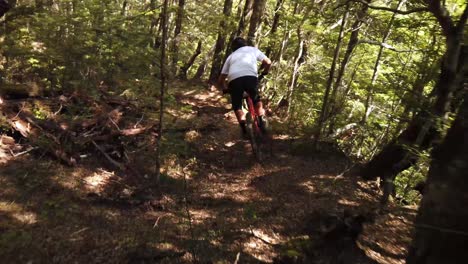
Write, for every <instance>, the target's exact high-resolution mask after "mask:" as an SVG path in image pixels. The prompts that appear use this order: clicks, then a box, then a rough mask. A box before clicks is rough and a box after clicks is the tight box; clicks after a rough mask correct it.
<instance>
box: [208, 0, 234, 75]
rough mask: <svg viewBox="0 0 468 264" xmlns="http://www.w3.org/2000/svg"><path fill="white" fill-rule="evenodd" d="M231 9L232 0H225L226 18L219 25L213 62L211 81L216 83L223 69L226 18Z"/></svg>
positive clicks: (224, 12) (224, 13)
mask: <svg viewBox="0 0 468 264" xmlns="http://www.w3.org/2000/svg"><path fill="white" fill-rule="evenodd" d="M231 9H232V0H224V8H223V15H224V17H225V19H223V20H222V21H221V23H220V25H219V31H218V38H217V40H216V45H215V49H214V54H213V62H212V64H211V71H210V77H209V82H210V83H212V84H213V83H215V82H216V81H217V78H218V75H219V73H220V71H221V67H222V63H223V62H222V58H223V56H222V54H221V53H222V51H223V50H224V45H225V43H226V29H225V27H226V20H227V19H228V18H229V16H231Z"/></svg>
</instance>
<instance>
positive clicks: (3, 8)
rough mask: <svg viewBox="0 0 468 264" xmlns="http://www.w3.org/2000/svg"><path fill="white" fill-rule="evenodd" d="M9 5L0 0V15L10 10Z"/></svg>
mask: <svg viewBox="0 0 468 264" xmlns="http://www.w3.org/2000/svg"><path fill="white" fill-rule="evenodd" d="M10 8H11V5H10V4H9V3H8V2H5V1H4V0H0V17H2V16H3V15H4V14H5V13H6V12H8V10H10Z"/></svg>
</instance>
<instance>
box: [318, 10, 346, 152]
mask: <svg viewBox="0 0 468 264" xmlns="http://www.w3.org/2000/svg"><path fill="white" fill-rule="evenodd" d="M348 14H349V2H348V3H347V4H346V10H345V12H344V14H343V18H342V21H341V26H340V33H339V35H338V40H337V43H336V47H335V52H334V53H333V61H332V65H331V67H330V72H329V74H328V80H327V84H326V87H325V94H324V96H323V103H322V108H321V111H320V116H319V119H318V123H317V130H316V132H315V139H314V140H315V144H317V142H318V141H319V140H320V136H321V134H322V126H323V124H324V123H325V121H326V118H327V115H328V113H327V109H328V103H329V102H328V98H329V96H330V90H331V87H332V83H333V75H334V74H335V68H336V61H337V60H338V57H339V55H340V49H341V43H342V41H343V34H344V28H345V25H346V21H347V20H348Z"/></svg>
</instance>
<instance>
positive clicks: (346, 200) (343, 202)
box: [338, 199, 359, 207]
mask: <svg viewBox="0 0 468 264" xmlns="http://www.w3.org/2000/svg"><path fill="white" fill-rule="evenodd" d="M338 203H339V204H341V205H346V206H356V207H358V206H359V203H358V202H356V201H350V200H348V199H340V200H338Z"/></svg>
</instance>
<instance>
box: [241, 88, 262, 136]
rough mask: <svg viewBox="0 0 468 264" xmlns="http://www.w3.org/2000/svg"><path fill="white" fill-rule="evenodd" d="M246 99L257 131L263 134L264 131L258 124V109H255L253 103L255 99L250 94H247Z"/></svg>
mask: <svg viewBox="0 0 468 264" xmlns="http://www.w3.org/2000/svg"><path fill="white" fill-rule="evenodd" d="M245 100H246V101H247V109H248V111H249V113H250V115H251V117H252V121H253V124H254V127H255V131H256V132H257V133H258V134H259V135H261V134H262V131H261V130H260V127H259V125H258V118H257V116H258V114H257V111H256V110H255V107H254V104H253V101H252V98H250V96H247V97H246V98H245Z"/></svg>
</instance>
